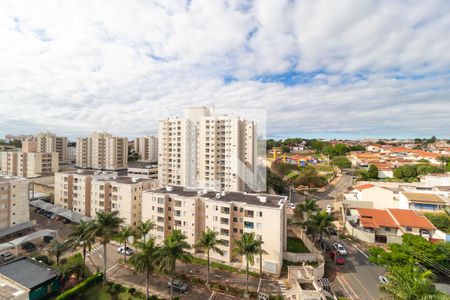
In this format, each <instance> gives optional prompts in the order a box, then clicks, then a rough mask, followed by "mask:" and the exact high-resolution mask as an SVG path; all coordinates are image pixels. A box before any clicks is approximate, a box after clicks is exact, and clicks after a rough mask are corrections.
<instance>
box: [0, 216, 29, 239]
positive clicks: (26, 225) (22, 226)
mask: <svg viewBox="0 0 450 300" xmlns="http://www.w3.org/2000/svg"><path fill="white" fill-rule="evenodd" d="M34 226H36V220H32V221H29V222H25V223H21V224H17V225H15V226H11V227H8V228H4V229H1V230H0V238H2V237H4V236H6V235H8V234H12V233H15V232H19V231H22V230H24V229H28V228H33V227H34Z"/></svg>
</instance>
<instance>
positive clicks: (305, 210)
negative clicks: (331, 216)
mask: <svg viewBox="0 0 450 300" xmlns="http://www.w3.org/2000/svg"><path fill="white" fill-rule="evenodd" d="M318 210H319V205H317V201H316V200H314V199H310V198H306V199H305V202H303V203H300V204H298V205H297V206H296V207H295V208H294V216H293V219H294V220H295V222H296V223H298V224H300V225H301V226H308V224H309V221H310V219H311V216H312V215H313V213H315V212H317V211H318Z"/></svg>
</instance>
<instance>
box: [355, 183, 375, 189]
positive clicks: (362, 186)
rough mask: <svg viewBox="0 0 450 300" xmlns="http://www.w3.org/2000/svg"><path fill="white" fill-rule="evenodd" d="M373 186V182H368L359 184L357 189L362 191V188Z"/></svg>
mask: <svg viewBox="0 0 450 300" xmlns="http://www.w3.org/2000/svg"><path fill="white" fill-rule="evenodd" d="M373 187H374V185H373V184H371V183H366V184H361V185H358V186H357V187H355V189H357V190H358V191H362V190H365V189H370V188H373Z"/></svg>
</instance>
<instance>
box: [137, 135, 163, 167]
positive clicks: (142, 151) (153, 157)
mask: <svg viewBox="0 0 450 300" xmlns="http://www.w3.org/2000/svg"><path fill="white" fill-rule="evenodd" d="M134 150H135V151H136V153H137V154H139V157H140V158H139V160H140V161H145V162H157V161H158V138H157V137H156V136H151V135H147V136H142V137H138V138H135V139H134Z"/></svg>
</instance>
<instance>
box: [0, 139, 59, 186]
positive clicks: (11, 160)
mask: <svg viewBox="0 0 450 300" xmlns="http://www.w3.org/2000/svg"><path fill="white" fill-rule="evenodd" d="M32 143H35V142H32ZM24 145H25V147H24V149H25V150H26V151H21V152H19V151H2V152H0V162H1V163H0V169H1V173H2V174H4V175H11V176H22V177H28V178H31V177H40V176H48V175H53V174H54V173H55V172H57V171H58V170H59V162H58V153H56V152H28V151H29V150H32V149H30V148H29V145H28V143H26V142H25V143H24Z"/></svg>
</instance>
